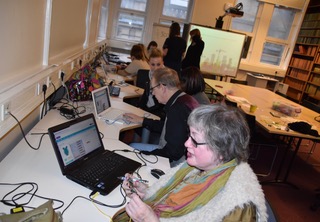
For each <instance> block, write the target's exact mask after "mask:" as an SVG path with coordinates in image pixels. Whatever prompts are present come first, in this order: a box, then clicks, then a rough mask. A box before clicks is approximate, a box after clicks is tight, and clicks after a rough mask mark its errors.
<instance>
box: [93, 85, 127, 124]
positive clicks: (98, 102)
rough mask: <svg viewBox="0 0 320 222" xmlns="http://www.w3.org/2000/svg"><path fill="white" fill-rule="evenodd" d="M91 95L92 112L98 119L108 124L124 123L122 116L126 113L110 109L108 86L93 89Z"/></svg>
mask: <svg viewBox="0 0 320 222" xmlns="http://www.w3.org/2000/svg"><path fill="white" fill-rule="evenodd" d="M91 93H92V99H93V106H94V110H95V112H96V116H97V118H98V119H102V120H105V121H106V122H108V123H120V124H123V123H124V122H125V120H124V119H123V117H122V115H123V114H124V113H126V111H124V110H121V109H117V108H113V107H111V102H110V94H109V88H108V86H103V87H101V88H98V89H95V90H93V91H92V92H91Z"/></svg>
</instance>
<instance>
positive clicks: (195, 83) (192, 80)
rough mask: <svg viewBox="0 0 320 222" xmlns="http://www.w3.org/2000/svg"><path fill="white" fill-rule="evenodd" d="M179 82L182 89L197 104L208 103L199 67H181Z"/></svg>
mask: <svg viewBox="0 0 320 222" xmlns="http://www.w3.org/2000/svg"><path fill="white" fill-rule="evenodd" d="M180 84H181V89H182V91H184V92H185V93H187V94H189V95H190V96H192V97H193V98H195V99H196V100H197V101H198V103H199V104H210V100H209V98H208V96H207V95H206V94H205V93H204V90H205V87H206V83H205V82H204V79H203V76H202V73H201V71H200V69H198V68H197V67H194V66H191V67H188V68H185V69H183V70H182V71H181V76H180Z"/></svg>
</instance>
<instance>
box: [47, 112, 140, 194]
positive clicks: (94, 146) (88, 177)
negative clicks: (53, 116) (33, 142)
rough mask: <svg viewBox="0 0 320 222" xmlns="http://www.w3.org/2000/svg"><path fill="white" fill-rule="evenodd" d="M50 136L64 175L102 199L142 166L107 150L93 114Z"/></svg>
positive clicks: (59, 127)
mask: <svg viewBox="0 0 320 222" xmlns="http://www.w3.org/2000/svg"><path fill="white" fill-rule="evenodd" d="M48 133H49V136H50V140H51V143H52V145H53V149H54V151H55V154H56V157H57V160H58V162H59V165H60V169H61V171H62V174H63V175H65V176H66V177H67V178H69V179H71V180H73V181H75V182H77V183H79V184H81V185H82V186H85V187H87V188H89V189H91V190H93V191H98V192H100V194H102V195H107V194H108V193H110V192H111V191H112V190H113V189H114V188H116V187H117V186H118V185H119V184H120V183H121V182H122V181H121V180H119V179H118V178H117V177H119V176H123V175H125V173H128V172H131V173H132V172H134V171H135V170H136V169H138V168H139V167H140V166H141V163H139V162H136V161H134V160H131V159H129V158H127V157H124V156H122V155H119V154H116V153H114V152H112V151H109V150H105V149H104V146H103V143H102V140H101V138H100V133H99V130H98V127H97V124H96V121H95V117H94V115H93V114H88V115H86V116H83V117H79V118H77V119H74V120H71V121H69V122H66V123H62V124H60V125H57V126H54V127H51V128H49V129H48Z"/></svg>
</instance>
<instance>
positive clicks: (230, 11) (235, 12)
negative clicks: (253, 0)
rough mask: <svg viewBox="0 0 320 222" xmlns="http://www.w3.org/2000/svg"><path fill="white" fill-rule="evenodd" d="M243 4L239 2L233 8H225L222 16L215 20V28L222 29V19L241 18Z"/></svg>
mask: <svg viewBox="0 0 320 222" xmlns="http://www.w3.org/2000/svg"><path fill="white" fill-rule="evenodd" d="M242 8H243V4H242V3H241V2H240V3H238V4H237V5H235V6H234V7H229V8H227V9H226V10H225V11H224V12H225V13H224V15H222V16H219V18H218V19H216V20H217V21H216V28H217V29H222V26H223V17H225V16H227V15H230V16H231V17H242V16H243V11H242Z"/></svg>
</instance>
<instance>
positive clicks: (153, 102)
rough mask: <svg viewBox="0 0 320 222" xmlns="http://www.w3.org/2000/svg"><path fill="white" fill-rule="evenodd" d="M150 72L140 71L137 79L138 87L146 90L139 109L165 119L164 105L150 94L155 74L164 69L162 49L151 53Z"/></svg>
mask: <svg viewBox="0 0 320 222" xmlns="http://www.w3.org/2000/svg"><path fill="white" fill-rule="evenodd" d="M149 66H150V70H140V71H139V74H138V77H137V78H138V79H137V86H138V82H139V86H138V87H141V88H144V92H143V94H142V96H141V97H140V100H139V102H138V107H140V108H141V109H143V110H145V111H148V112H150V113H152V114H154V115H157V116H159V117H160V118H164V117H165V114H164V111H163V107H164V105H163V104H161V103H159V102H158V100H157V98H156V97H155V96H154V95H152V93H150V80H151V78H152V75H153V72H154V71H155V70H157V69H159V68H163V67H164V65H163V58H162V52H161V50H160V49H154V50H152V51H151V53H150V57H149Z"/></svg>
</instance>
